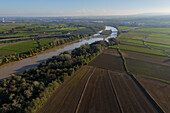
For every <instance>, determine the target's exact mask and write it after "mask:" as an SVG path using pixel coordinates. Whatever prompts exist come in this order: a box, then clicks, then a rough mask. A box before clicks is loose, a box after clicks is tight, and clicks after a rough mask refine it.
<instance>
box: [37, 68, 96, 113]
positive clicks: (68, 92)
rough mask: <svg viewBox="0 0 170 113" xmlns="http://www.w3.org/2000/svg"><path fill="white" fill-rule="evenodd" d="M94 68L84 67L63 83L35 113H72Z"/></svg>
mask: <svg viewBox="0 0 170 113" xmlns="http://www.w3.org/2000/svg"><path fill="white" fill-rule="evenodd" d="M93 70H94V68H92V67H90V66H84V67H82V68H81V69H79V71H77V72H76V73H75V74H74V75H73V76H71V78H69V79H68V80H67V81H65V82H64V83H63V84H62V85H61V86H60V87H59V88H58V89H57V90H56V92H54V94H53V95H52V97H51V98H50V99H49V100H48V101H47V102H46V103H45V104H44V106H43V107H42V108H41V109H40V110H39V111H38V112H37V113H74V110H75V108H76V105H77V103H78V100H79V97H80V95H81V92H82V90H83V88H84V85H85V82H86V80H87V79H88V77H89V76H90V74H91V73H92V71H93Z"/></svg>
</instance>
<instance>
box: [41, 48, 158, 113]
mask: <svg viewBox="0 0 170 113" xmlns="http://www.w3.org/2000/svg"><path fill="white" fill-rule="evenodd" d="M112 52H113V51H109V50H107V51H104V52H103V53H102V54H101V55H99V56H98V57H96V58H95V59H94V60H93V61H92V62H90V64H89V66H83V67H82V68H81V69H80V70H78V71H77V72H76V73H75V74H74V75H73V76H72V77H71V78H69V79H68V80H67V81H65V82H64V83H63V84H62V85H61V86H60V87H59V89H57V91H56V92H55V93H54V94H53V96H52V97H51V98H50V99H49V100H48V101H47V102H46V103H45V104H44V106H43V107H42V108H41V109H40V110H39V111H38V113H47V112H48V113H119V112H120V113H122V112H125V113H137V112H142V113H144V112H148V113H157V110H156V109H155V107H154V106H153V105H152V104H151V103H150V101H149V100H148V99H147V97H146V96H145V94H144V93H143V92H142V90H141V89H140V88H139V87H138V85H136V83H135V82H134V81H133V80H132V79H131V77H130V76H129V75H127V74H125V73H122V72H124V70H123V66H122V61H121V59H120V56H118V54H117V53H116V54H115V51H114V52H113V53H112ZM113 54H114V55H113ZM109 60H110V62H109ZM102 64H103V65H102ZM111 64H112V65H111ZM110 66H111V67H110Z"/></svg>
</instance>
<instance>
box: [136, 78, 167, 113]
mask: <svg viewBox="0 0 170 113" xmlns="http://www.w3.org/2000/svg"><path fill="white" fill-rule="evenodd" d="M138 81H139V82H140V83H141V84H142V85H143V86H144V88H145V89H146V90H147V91H148V92H149V93H150V94H151V95H152V97H153V98H154V99H155V100H156V101H157V102H158V103H159V105H160V106H161V107H162V108H163V109H164V111H165V112H166V113H168V112H169V111H170V107H169V106H170V85H169V84H167V83H163V82H160V81H156V80H152V79H148V78H143V77H139V78H138Z"/></svg>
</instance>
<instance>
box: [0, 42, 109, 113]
mask: <svg viewBox="0 0 170 113" xmlns="http://www.w3.org/2000/svg"><path fill="white" fill-rule="evenodd" d="M109 44H112V43H110V42H109V43H108V42H106V41H98V42H95V43H93V44H90V45H88V44H85V45H82V46H81V47H79V48H76V49H74V50H73V51H72V52H71V53H70V52H68V51H65V52H63V53H61V54H60V55H58V56H53V57H52V58H49V59H48V60H47V61H45V62H42V63H40V64H39V65H38V66H37V67H34V68H32V69H27V70H25V72H24V73H23V74H18V75H11V76H12V77H11V78H8V79H5V80H3V81H1V82H0V94H1V95H0V111H1V112H2V113H9V112H10V113H11V112H14V113H30V112H35V111H37V110H38V109H39V108H40V107H41V106H42V105H43V103H44V102H45V101H46V100H47V99H48V98H49V96H50V95H51V94H52V93H53V91H54V90H55V89H56V88H57V87H58V86H59V84H61V83H62V82H64V80H65V79H66V78H67V77H69V76H71V75H72V74H73V73H74V72H75V71H76V70H78V69H79V68H80V67H81V66H83V65H86V64H88V63H89V62H90V61H91V60H92V59H94V58H95V57H96V56H97V55H99V53H100V52H101V51H102V50H103V49H104V48H105V47H107V46H108V45H109Z"/></svg>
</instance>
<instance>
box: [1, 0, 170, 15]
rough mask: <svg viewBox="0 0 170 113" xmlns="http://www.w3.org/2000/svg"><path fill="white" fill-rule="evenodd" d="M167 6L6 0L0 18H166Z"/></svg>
mask: <svg viewBox="0 0 170 113" xmlns="http://www.w3.org/2000/svg"><path fill="white" fill-rule="evenodd" d="M169 4H170V1H169V0H164V1H160V0H143V1H140V0H129V1H126V0H119V1H115V0H93V1H92V0H91V1H90V0H86V1H80V0H71V1H70V0H62V1H59V0H29V1H24V0H5V1H1V3H0V17H13V16H14V17H60V16H114V15H137V14H148V13H149V14H155V13H156V14H157V13H158V14H161V15H162V14H165V15H166V14H170V8H169Z"/></svg>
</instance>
